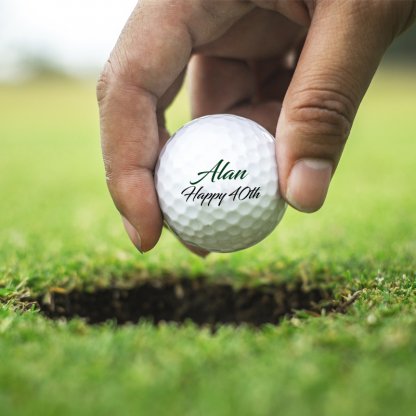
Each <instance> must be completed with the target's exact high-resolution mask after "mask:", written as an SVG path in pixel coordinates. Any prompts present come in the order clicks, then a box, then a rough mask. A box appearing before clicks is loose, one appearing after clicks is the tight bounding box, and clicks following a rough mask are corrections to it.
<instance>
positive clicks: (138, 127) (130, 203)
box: [97, 2, 192, 251]
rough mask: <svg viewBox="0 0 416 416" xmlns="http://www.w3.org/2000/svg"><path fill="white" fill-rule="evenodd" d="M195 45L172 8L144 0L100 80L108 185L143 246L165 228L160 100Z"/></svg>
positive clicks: (147, 247)
mask: <svg viewBox="0 0 416 416" xmlns="http://www.w3.org/2000/svg"><path fill="white" fill-rule="evenodd" d="M191 48H192V44H191V36H190V34H189V31H188V30H187V28H186V26H185V25H184V24H180V23H178V20H177V15H175V13H172V10H171V8H167V7H165V6H163V3H162V4H161V3H156V2H150V3H147V2H143V3H141V4H140V6H139V5H138V6H136V8H135V10H134V11H133V13H132V15H131V16H130V18H129V20H128V22H127V24H126V26H125V28H124V30H123V32H122V34H121V36H120V38H119V40H118V42H117V44H116V46H115V48H114V50H113V51H112V53H111V55H110V58H109V60H108V61H107V63H106V65H105V68H104V71H103V73H102V75H101V77H100V80H99V81H98V85H97V98H98V102H99V108H100V125H101V139H102V150H103V158H104V164H105V170H106V178H107V184H108V188H109V191H110V193H111V196H112V198H113V200H114V203H115V205H116V207H117V209H118V210H119V211H120V213H121V214H122V216H123V217H124V218H125V219H127V221H128V223H130V224H131V226H132V227H127V229H128V232H129V235H130V238H131V239H132V241H133V242H134V243H135V245H136V246H137V248H138V249H139V250H141V251H147V250H150V249H151V248H152V247H153V246H154V245H155V244H156V242H157V240H158V239H159V236H160V233H161V229H162V216H161V213H160V209H159V204H158V199H157V195H156V190H155V187H154V183H153V169H154V167H155V164H156V160H157V156H158V149H159V127H158V121H157V110H158V102H159V100H160V98H161V97H162V96H163V95H164V94H165V93H166V91H167V90H168V89H169V87H170V86H171V85H172V84H174V83H175V80H176V79H177V78H178V77H179V76H180V74H181V72H182V71H183V69H184V68H185V66H186V64H187V62H188V59H189V56H190V53H191ZM134 232H137V235H136V236H134V235H132V234H133V233H134Z"/></svg>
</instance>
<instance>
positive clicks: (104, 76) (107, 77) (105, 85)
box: [96, 60, 114, 104]
mask: <svg viewBox="0 0 416 416" xmlns="http://www.w3.org/2000/svg"><path fill="white" fill-rule="evenodd" d="M113 79H114V71H113V69H112V63H111V60H108V61H107V62H106V64H105V65H104V68H103V70H102V71H101V74H100V76H99V78H98V81H97V85H96V95H97V101H98V103H99V104H101V103H102V102H103V101H104V100H105V98H106V97H107V95H108V91H109V88H110V84H111V83H112V81H113Z"/></svg>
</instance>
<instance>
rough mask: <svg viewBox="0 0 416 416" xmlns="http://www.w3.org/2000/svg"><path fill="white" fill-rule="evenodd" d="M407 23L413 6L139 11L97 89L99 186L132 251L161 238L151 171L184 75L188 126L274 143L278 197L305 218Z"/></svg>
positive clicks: (162, 6) (319, 200)
mask: <svg viewBox="0 0 416 416" xmlns="http://www.w3.org/2000/svg"><path fill="white" fill-rule="evenodd" d="M415 18H416V2H415V1H410V0H408V1H395V0H378V1H376V0H368V1H357V0H356V1H353V0H351V1H343V0H339V1H329V0H315V1H313V0H310V1H308V0H305V1H285V0H275V1H266V0H265V1H260V0H259V1H251V2H250V1H245V2H243V1H238V0H229V1H213V0H211V1H206V0H195V1H191V0H177V1H174V2H173V1H167V0H163V1H161V0H143V1H141V2H139V4H138V5H137V6H136V8H135V10H134V11H133V13H132V15H131V16H130V18H129V20H128V22H127V24H126V26H125V28H124V30H123V32H122V34H121V36H120V38H119V40H118V42H117V44H116V46H115V48H114V50H113V51H112V53H111V55H110V58H109V60H108V62H107V63H106V65H105V68H104V70H103V72H102V75H101V77H100V80H99V82H98V85H97V98H98V102H99V107H100V121H101V137H102V148H103V157H104V163H105V169H106V177H107V183H108V187H109V190H110V193H111V195H112V198H113V200H114V203H115V205H116V207H117V209H118V210H119V211H120V213H121V215H122V217H123V222H124V224H125V227H126V230H127V232H128V234H129V236H130V239H131V240H132V242H133V243H134V244H135V246H136V247H137V248H138V249H139V250H140V251H147V250H150V249H151V248H152V247H153V246H154V245H155V244H156V243H157V241H158V239H159V236H160V233H161V229H162V224H163V220H162V215H161V212H160V209H159V205H158V200H157V195H156V191H155V187H154V182H153V170H154V167H155V164H156V161H157V157H158V154H159V151H160V149H161V147H162V146H163V144H164V143H165V142H166V140H167V139H168V137H169V133H168V132H167V130H166V128H165V120H164V111H165V110H166V108H167V107H168V106H169V104H170V103H171V102H172V100H173V98H174V97H175V95H176V94H177V92H178V90H179V89H180V87H181V84H182V81H183V77H184V73H185V69H186V68H187V66H188V67H189V77H190V86H191V108H192V116H193V117H199V116H202V115H206V114H213V113H231V114H238V115H242V116H245V117H248V118H251V119H253V120H255V121H257V122H259V123H260V124H262V125H263V126H264V127H265V128H267V129H268V130H269V131H270V132H271V133H273V134H274V133H276V139H277V155H278V166H279V185H280V191H281V193H282V195H283V196H284V198H285V199H286V200H287V201H288V203H289V204H291V205H292V206H293V207H295V208H297V209H298V210H300V211H304V212H313V211H316V210H317V209H319V208H320V207H321V206H322V204H323V202H324V200H325V197H326V194H327V190H328V187H329V183H330V180H331V178H332V175H333V173H334V171H335V169H336V167H337V164H338V162H339V159H340V156H341V153H342V150H343V147H344V145H345V143H346V140H347V137H348V134H349V131H350V129H351V126H352V122H353V120H354V117H355V114H356V112H357V110H358V107H359V104H360V102H361V99H362V97H363V96H364V94H365V92H366V90H367V87H368V85H369V84H370V81H371V79H372V77H373V74H374V72H375V70H376V69H377V66H378V64H379V62H380V60H381V58H382V56H383V54H384V52H385V51H386V49H387V48H388V46H389V45H390V43H391V42H392V41H393V39H394V38H395V37H397V36H398V35H399V34H400V33H401V32H402V31H403V30H405V29H406V28H407V27H408V26H409V25H410V24H412V23H413V22H414V20H415ZM305 35H306V40H305V42H304V44H303V41H304V38H305ZM299 51H301V53H300V57H299V60H297V57H298V52H299ZM296 62H297V65H296V70H295V71H294V73H293V69H294V64H295V63H296ZM188 64H189V65H188ZM276 126H277V128H276Z"/></svg>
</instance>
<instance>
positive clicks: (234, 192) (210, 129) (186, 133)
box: [155, 114, 286, 252]
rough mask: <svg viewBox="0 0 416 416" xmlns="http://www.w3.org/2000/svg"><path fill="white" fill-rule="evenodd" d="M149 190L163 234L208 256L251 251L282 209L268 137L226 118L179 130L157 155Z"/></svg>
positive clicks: (209, 118)
mask: <svg viewBox="0 0 416 416" xmlns="http://www.w3.org/2000/svg"><path fill="white" fill-rule="evenodd" d="M155 183H156V190H157V193H158V197H159V203H160V208H161V210H162V212H163V215H164V219H165V221H166V222H167V224H168V226H169V227H170V228H171V230H172V231H173V232H174V233H175V234H176V235H177V236H178V237H179V238H180V239H181V240H182V241H184V242H186V243H189V244H192V245H193V246H196V247H200V248H202V249H205V250H209V251H216V252H231V251H237V250H241V249H244V248H247V247H250V246H252V245H254V244H256V243H258V242H259V241H261V240H262V239H263V238H265V237H266V236H267V235H268V234H269V233H270V232H272V231H273V229H274V228H275V227H276V225H277V224H278V223H279V221H280V219H281V218H282V216H283V213H284V211H285V208H286V204H285V202H284V201H283V199H282V198H281V196H280V194H279V190H278V177H277V166H276V156H275V141H274V138H273V136H271V135H270V134H269V133H268V132H267V131H266V130H265V129H264V128H263V127H261V126H260V125H258V124H257V123H256V122H254V121H251V120H248V119H246V118H243V117H238V116H234V115H228V114H218V115H211V116H206V117H201V118H198V119H195V120H193V121H191V122H190V123H188V124H185V125H184V126H183V127H182V128H181V129H179V130H178V131H177V132H176V133H175V134H174V135H173V136H172V137H171V138H170V139H169V140H168V142H167V143H166V145H165V146H164V148H163V149H162V151H161V153H160V156H159V160H158V163H157V166H156V170H155Z"/></svg>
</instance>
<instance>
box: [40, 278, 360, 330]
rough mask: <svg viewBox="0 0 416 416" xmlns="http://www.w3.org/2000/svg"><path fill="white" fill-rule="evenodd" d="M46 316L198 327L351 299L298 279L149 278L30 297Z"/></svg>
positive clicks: (271, 319)
mask: <svg viewBox="0 0 416 416" xmlns="http://www.w3.org/2000/svg"><path fill="white" fill-rule="evenodd" d="M36 302H37V304H38V305H39V308H40V310H41V312H42V313H43V314H44V315H46V316H47V317H49V318H52V319H59V318H66V319H70V318H73V317H81V318H84V319H85V320H86V321H87V322H88V323H90V324H97V323H101V322H105V321H107V320H112V321H115V322H116V323H117V324H119V325H122V324H125V323H137V322H138V321H139V320H141V319H145V320H148V321H151V322H153V323H154V324H157V323H159V322H179V323H180V322H184V321H187V320H191V321H193V322H195V323H196V324H198V325H210V326H215V325H216V324H232V325H239V324H242V323H245V324H249V325H252V326H261V325H263V324H267V323H269V324H278V323H279V321H280V320H281V319H282V318H284V317H290V316H293V315H294V314H296V313H298V311H303V313H307V314H310V315H312V316H320V315H321V314H322V313H323V312H326V313H328V312H344V311H345V309H346V308H347V307H348V306H349V304H351V303H352V302H351V301H349V302H348V304H347V303H340V302H336V301H335V300H334V299H333V294H332V293H331V291H330V290H328V289H324V288H320V287H309V288H305V287H304V286H303V284H302V283H301V282H294V283H281V284H265V285H259V286H255V287H244V288H238V289H237V288H234V287H233V286H232V285H230V284H225V283H212V282H208V281H207V280H205V279H203V278H199V279H187V278H183V279H173V278H165V279H151V280H147V281H143V282H140V283H138V284H137V285H136V286H134V287H132V288H128V289H124V288H104V289H96V290H95V291H88V292H86V291H80V290H71V291H65V290H64V289H60V288H54V289H51V290H50V291H49V292H48V293H47V294H46V295H43V296H40V297H38V298H37V299H36Z"/></svg>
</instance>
